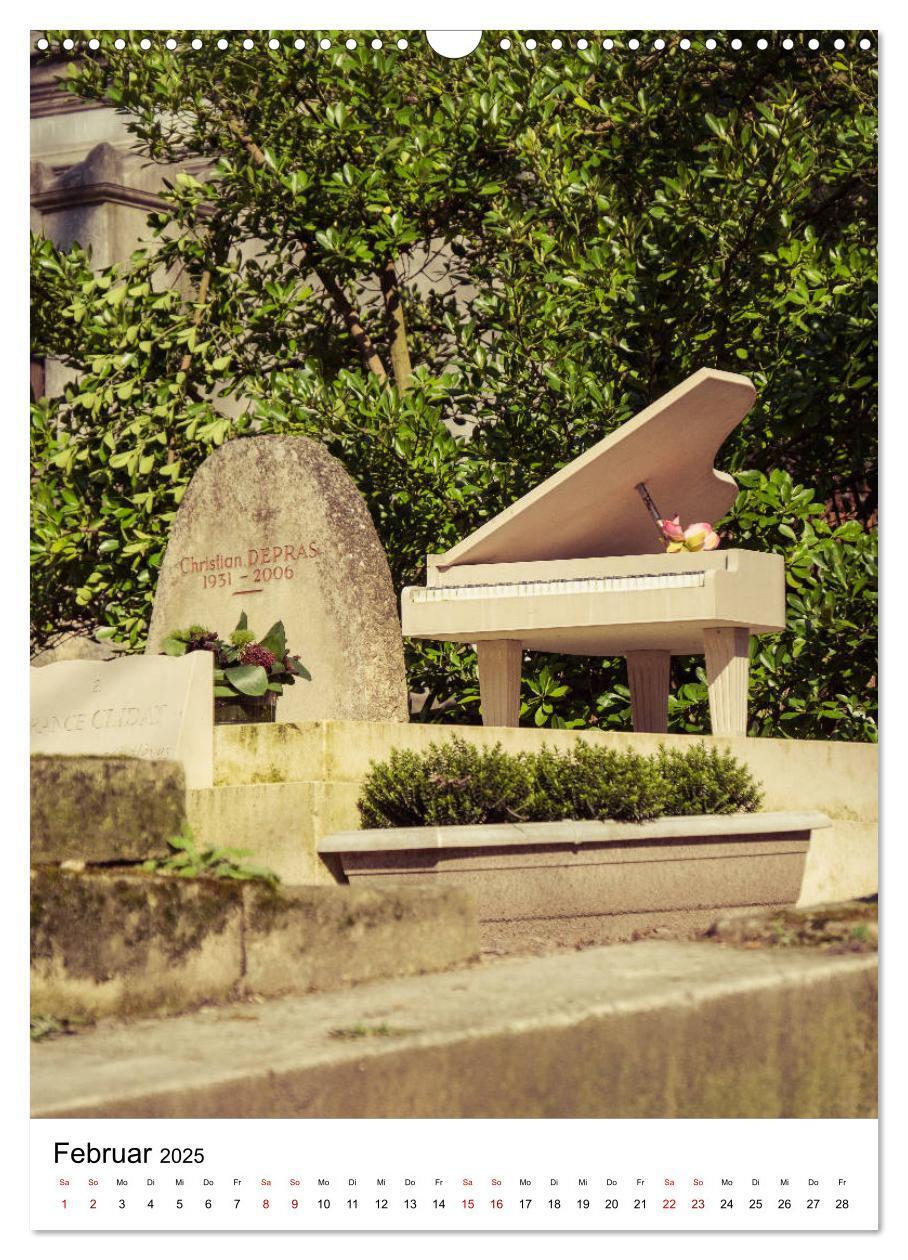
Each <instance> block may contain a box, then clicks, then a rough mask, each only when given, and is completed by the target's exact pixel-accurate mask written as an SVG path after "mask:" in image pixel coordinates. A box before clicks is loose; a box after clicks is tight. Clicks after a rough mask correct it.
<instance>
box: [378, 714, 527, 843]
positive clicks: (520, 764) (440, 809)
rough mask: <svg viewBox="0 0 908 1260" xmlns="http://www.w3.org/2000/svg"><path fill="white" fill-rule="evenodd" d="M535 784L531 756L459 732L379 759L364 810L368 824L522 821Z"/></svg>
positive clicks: (418, 825) (418, 824)
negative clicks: (488, 745) (471, 740)
mask: <svg viewBox="0 0 908 1260" xmlns="http://www.w3.org/2000/svg"><path fill="white" fill-rule="evenodd" d="M533 787H534V780H533V775H532V772H531V769H530V758H529V757H527V756H525V755H524V754H519V755H517V756H512V755H510V754H508V753H506V752H505V751H504V749H503V748H502V746H501V744H496V745H495V747H494V748H476V747H475V746H474V745H472V744H468V743H467V741H466V740H465V739H462V738H461V737H460V736H459V735H455V736H454V737H453V739H451V740H449V741H447V742H446V743H444V744H431V745H430V746H429V748H428V749H427V750H426V752H424V753H414V752H409V751H407V750H405V749H400V748H393V749H392V750H391V755H390V757H389V758H388V760H387V761H382V762H378V763H377V764H376V763H374V762H373V763H372V767H371V769H370V771H369V774H368V776H367V778H366V782H365V783H364V784H363V792H362V796H361V797H360V800H359V812H360V817H361V818H362V822H363V826H364V827H422V826H445V825H446V824H454V823H496V822H521V821H525V820H526V819H527V818H528V817H530V804H531V797H532V794H533Z"/></svg>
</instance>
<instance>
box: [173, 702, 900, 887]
mask: <svg viewBox="0 0 908 1260" xmlns="http://www.w3.org/2000/svg"><path fill="white" fill-rule="evenodd" d="M454 733H457V734H459V735H461V736H463V737H464V738H465V739H468V740H470V741H471V742H473V743H475V744H477V745H479V746H489V745H492V744H495V743H496V742H499V741H500V742H501V744H502V745H503V746H504V747H505V748H506V749H507V750H508V751H510V752H521V751H532V750H534V749H538V748H539V747H540V746H541V745H542V744H548V745H549V746H551V747H555V748H567V747H570V746H571V745H572V744H573V743H574V742H575V741H576V740H583V741H584V742H586V743H590V744H594V745H597V746H599V747H610V748H633V749H635V750H636V751H638V752H642V753H651V752H655V751H656V749H657V748H658V747H659V745H660V743H661V744H665V745H666V746H670V747H685V746H689V745H690V744H692V743H697V742H699V741H700V740H701V739H705V742H706V743H709V744H715V745H716V746H718V747H719V748H722V749H724V750H728V751H729V752H731V753H733V754H734V755H735V756H736V757H738V758H739V759H740V760H741V761H743V762H745V763H746V764H747V765H748V766H749V767H750V769H751V770H752V772H753V773H754V775H755V776H756V778H757V779H759V780H760V782H761V783H762V784H763V789H764V794H765V799H764V802H763V808H764V809H767V810H811V809H815V810H819V811H820V812H822V813H824V814H828V816H829V817H830V818H831V819H832V821H833V825H832V827H829V828H826V829H824V830H823V831H822V832H818V833H817V835H816V837H815V840H814V843H813V844H812V845H811V851H810V853H809V855H808V859H807V868H806V871H805V876H804V885H803V889H802V893H801V902H800V904H802V905H811V904H814V903H817V902H821V901H843V900H846V899H848V898H850V897H863V896H867V895H869V894H871V893H874V892H876V891H877V887H878V884H877V747H876V745H874V744H848V743H837V742H832V741H820V740H783V739H745V738H730V737H716V738H713V737H711V736H706V737H701V736H690V735H645V734H633V733H631V732H626V733H625V732H621V733H615V734H612V733H605V732H602V731H583V732H575V731H552V730H547V731H539V730H535V729H530V728H523V727H517V728H489V727H480V726H463V727H450V726H449V727H442V726H428V725H422V724H420V723H410V724H409V725H400V724H398V723H394V722H387V723H384V722H332V721H325V722H303V723H283V722H280V723H274V724H258V725H250V726H222V727H216V728H215V787H214V788H209V789H206V790H204V791H194V792H190V793H189V804H188V812H189V818H190V822H191V824H192V825H193V827H194V829H195V831H196V834H197V836H198V837H199V838H201V839H203V840H204V841H205V843H208V842H210V843H212V844H214V843H218V844H232V845H239V846H241V847H243V848H250V849H252V850H253V851H254V852H255V854H256V857H257V858H258V860H259V861H262V862H266V863H267V864H268V865H270V866H271V867H272V868H273V869H274V870H276V871H277V872H278V873H279V874H280V875H281V876H282V878H283V879H284V880H285V881H286V882H289V883H330V882H333V881H334V879H335V878H336V877H337V869H336V868H334V869H329V867H328V866H326V864H325V862H324V861H323V860H322V859H321V858H320V857H319V855H318V853H317V852H316V845H317V843H318V840H319V839H320V838H321V837H322V836H324V835H330V834H331V833H332V832H334V831H347V830H351V829H354V828H357V827H358V826H359V816H358V813H357V810H356V801H357V797H358V796H359V792H360V786H361V784H362V781H363V778H364V777H365V775H366V774H367V773H368V769H369V765H370V762H372V761H379V760H382V759H384V758H386V757H387V756H388V754H389V752H390V750H391V749H392V748H394V747H397V748H411V749H413V750H415V751H419V750H422V749H425V748H427V747H428V746H429V744H431V743H433V742H438V741H440V740H444V739H448V738H450V737H451V735H452V734H454Z"/></svg>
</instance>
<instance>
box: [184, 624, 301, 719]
mask: <svg viewBox="0 0 908 1260" xmlns="http://www.w3.org/2000/svg"><path fill="white" fill-rule="evenodd" d="M187 652H212V653H213V654H214V720H215V722H216V723H235V722H273V721H274V719H275V711H276V708H277V700H278V696H280V695H281V694H282V692H283V690H284V688H285V687H292V686H293V684H294V683H295V682H296V680H297V679H298V678H304V679H306V681H307V682H311V681H312V675H311V674H310V673H309V671H308V669H306V667H305V665H304V664H303V663H302V661H301V660H300V658H299V657H298V656H293V655H291V653H290V652H288V651H287V636H286V633H285V631H284V623H283V622H282V621H277V622H275V624H274V625H273V626H272V627H271V629H270V630H269V631H268V633H267V634H266V635H265V636H264V637H263V638H262V639H257V638H256V636H255V635H254V634H253V633H252V631H251V630H250V629H249V624H248V621H247V618H246V614H245V613H242V614H241V616H240V619H239V621H238V622H237V625H236V629H235V630H234V631H233V633H232V634H231V635H230V637H229V639H222V638H221V637H220V635H219V634H218V633H217V631H215V630H209V629H207V627H205V626H190V627H189V628H188V629H187V630H172V631H171V632H170V634H168V636H167V638H166V639H165V640H164V643H163V644H162V654H163V655H166V656H185V655H186V653H187Z"/></svg>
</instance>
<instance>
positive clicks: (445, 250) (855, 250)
mask: <svg viewBox="0 0 908 1260" xmlns="http://www.w3.org/2000/svg"><path fill="white" fill-rule="evenodd" d="M72 34H73V38H75V39H76V40H77V44H78V45H79V47H80V48H81V47H82V41H84V40H85V39H87V38H88V35H89V34H91V33H86V32H74V33H72ZM97 34H98V38H99V39H100V40H101V48H100V50H99V51H98V52H96V53H88V52H86V53H85V55H84V56H81V57H80V59H79V60H78V61H74V62H73V63H72V64H71V65H70V67H69V78H68V85H69V87H70V88H71V90H73V91H74V92H76V93H78V94H79V95H80V96H82V97H85V98H88V99H93V100H98V101H103V102H106V103H108V104H113V105H115V106H116V107H117V108H119V109H121V110H122V111H124V113H125V115H126V117H127V119H128V125H129V127H130V129H131V131H132V132H133V135H134V137H135V146H136V149H137V150H138V151H140V152H142V153H144V154H146V155H147V156H149V157H150V158H152V159H153V160H155V161H159V162H173V163H178V164H183V165H184V166H188V167H189V168H190V169H191V171H192V172H194V173H189V171H188V170H184V171H183V173H181V174H179V175H176V176H175V177H173V178H172V180H171V182H170V185H169V188H168V190H167V192H166V200H167V208H166V210H165V211H164V212H162V213H160V214H157V215H153V216H151V219H150V227H151V229H152V232H153V234H154V239H153V240H151V241H150V242H149V244H148V246H147V248H145V249H144V250H141V251H139V252H138V253H137V254H136V255H135V256H134V257H133V259H132V260H130V261H129V262H128V263H127V264H124V265H123V266H122V267H118V268H112V269H108V270H107V271H104V272H102V273H100V274H96V275H95V274H92V272H91V270H90V260H89V259H87V258H86V257H85V256H84V255H82V254H81V253H80V252H79V251H75V252H73V253H72V254H70V255H62V254H60V253H58V252H57V251H56V250H54V249H53V248H52V247H51V246H50V245H48V243H47V242H43V241H40V242H37V243H36V244H35V246H34V254H33V260H34V271H35V275H36V293H37V295H38V315H39V318H38V319H37V320H36V325H35V330H36V335H37V339H38V345H39V347H43V350H42V349H39V351H38V352H39V353H41V352H45V353H54V354H57V355H58V356H60V357H62V358H63V359H64V360H65V361H66V362H68V363H69V364H70V365H71V366H73V367H74V368H76V369H78V371H79V373H80V375H79V378H78V382H77V383H73V384H71V385H69V386H67V387H66V390H65V393H64V395H63V396H61V397H59V398H54V399H44V400H39V401H38V402H37V403H36V405H35V409H34V411H35V415H34V420H33V433H34V435H35V475H34V479H35V487H36V494H35V503H36V506H35V536H36V544H35V575H36V576H35V636H36V639H37V640H38V641H44V640H46V639H47V638H48V636H49V635H51V634H52V633H53V631H54V630H56V629H59V628H60V627H61V626H63V625H66V624H73V623H78V622H79V621H80V620H82V621H84V623H85V624H88V625H92V626H95V625H101V626H103V627H105V632H107V633H110V634H112V635H115V636H117V637H125V638H128V639H129V640H130V641H131V642H133V643H140V642H141V640H142V637H143V635H144V632H145V627H146V624H147V617H148V612H149V608H150V599H151V595H152V592H153V588H154V582H155V575H156V570H157V566H158V565H159V563H160V557H161V552H162V545H163V542H164V539H165V537H166V530H167V527H168V525H169V521H170V519H171V518H172V514H173V511H174V509H175V507H176V505H177V504H178V502H179V498H180V495H181V494H182V492H183V489H184V488H185V485H186V483H187V481H188V478H189V476H191V474H192V472H193V471H194V469H195V468H196V467H197V466H198V464H199V462H201V460H202V459H203V458H204V457H205V456H206V454H207V453H208V452H209V451H210V450H211V449H212V448H213V447H214V446H216V445H218V444H219V443H221V442H223V441H225V440H227V439H228V438H230V437H234V436H237V435H239V434H242V433H245V432H250V431H262V430H264V431H268V430H277V431H282V432H302V433H307V434H310V435H313V436H316V437H318V438H320V439H321V440H322V441H324V442H325V443H326V444H327V445H328V447H329V448H330V449H331V450H332V451H333V452H334V453H335V454H337V455H338V456H339V457H340V458H341V459H342V460H343V461H344V463H345V464H346V466H347V467H348V469H349V470H350V471H351V474H352V475H353V476H354V478H355V479H356V481H357V483H358V485H359V486H360V488H361V490H362V491H363V493H364V495H365V496H366V499H367V502H368V503H369V506H370V509H371V511H372V513H373V517H374V519H375V522H376V525H377V527H378V530H379V533H380V535H381V537H382V540H383V542H384V544H385V547H386V550H387V552H388V555H389V560H390V563H391V568H392V573H393V576H394V580H395V582H396V584H397V585H398V587H400V586H401V585H403V584H405V583H408V582H416V581H420V580H421V579H422V566H423V561H424V555H425V553H426V552H427V551H437V550H442V549H444V548H445V547H447V546H449V545H451V543H453V542H454V541H456V540H457V539H458V538H459V537H462V536H463V535H464V534H465V533H466V532H468V531H469V530H470V529H473V528H475V527H476V526H477V525H479V524H481V523H482V521H483V520H485V519H488V518H489V517H490V516H493V515H495V514H496V513H498V512H500V511H501V510H502V509H503V508H504V507H506V506H507V505H508V504H509V503H511V502H513V500H514V499H515V498H516V497H517V496H518V495H519V494H521V493H523V492H524V491H526V490H528V489H530V488H531V487H532V486H534V485H536V484H538V482H539V481H540V480H542V479H543V478H545V477H547V476H549V475H550V474H551V473H552V472H554V471H555V470H556V469H557V468H559V467H560V466H561V465H563V464H564V463H565V462H567V460H569V459H571V458H573V457H574V456H575V455H576V454H578V453H579V452H580V451H582V450H584V449H586V448H587V447H589V446H590V445H591V444H592V443H593V442H595V441H597V440H599V439H600V438H601V437H603V436H604V435H605V434H607V433H608V432H610V431H611V430H612V429H613V428H614V427H616V426H617V425H618V424H620V423H622V422H623V421H624V420H626V419H627V418H628V417H629V416H630V415H632V414H633V413H634V412H635V411H637V410H639V409H640V408H641V407H642V406H645V405H646V404H647V403H648V402H650V401H652V400H653V399H654V398H656V397H658V396H659V395H660V394H661V393H663V392H664V391H665V390H667V389H669V388H671V387H672V386H673V385H675V384H677V383H678V381H679V380H681V379H683V378H684V377H685V376H687V375H688V374H689V373H690V372H691V371H693V370H695V368H697V367H699V366H702V365H704V364H707V365H714V366H718V367H721V368H726V369H730V370H740V371H744V372H746V373H747V374H748V375H749V376H750V377H751V378H752V379H753V380H754V383H755V384H756V386H757V389H758V403H757V406H756V407H755V409H754V411H753V413H752V414H751V416H750V417H749V418H748V420H747V422H746V423H745V424H744V425H742V426H741V427H740V428H739V429H738V430H737V431H736V432H735V434H734V435H732V437H731V438H730V439H729V441H728V442H727V443H726V446H725V448H724V449H723V451H722V452H721V454H720V458H719V463H720V465H721V466H723V467H726V468H728V469H730V470H731V471H733V472H735V474H736V475H738V477H739V481H740V483H741V485H742V487H743V489H742V494H741V496H739V500H738V503H737V505H736V508H735V511H734V513H733V514H732V517H731V519H730V521H729V522H728V525H727V531H728V532H729V534H730V536H731V537H732V538H740V539H741V540H742V541H746V540H748V539H750V540H752V542H753V544H758V545H760V546H763V547H769V548H771V549H774V550H779V551H782V552H783V553H784V554H785V555H786V557H787V559H788V560H789V565H790V568H789V584H790V591H789V611H790V624H789V628H788V630H787V631H786V633H785V634H783V635H780V636H777V637H774V638H772V639H764V640H761V641H760V643H759V644H758V645H757V647H758V653H757V655H756V657H755V660H754V688H753V713H754V718H753V721H754V729H755V730H757V731H760V732H762V733H770V732H772V733H775V734H779V733H789V734H792V735H794V734H797V735H799V736H804V735H808V734H822V735H826V736H837V737H839V738H872V737H873V731H874V726H873V714H874V708H875V706H874V699H873V684H874V682H875V672H874V671H875V665H874V640H873V626H874V621H873V602H872V601H873V589H874V588H873V581H872V578H873V563H874V554H875V552H874V537H873V533H872V529H871V527H872V524H873V522H874V520H875V510H876V497H875V495H876V492H875V478H876V454H875V451H876V445H875V396H874V388H873V385H874V381H875V376H876V368H875V329H876V306H875V303H876V287H875V248H876V234H875V189H876V148H875V142H876V141H875V127H876V121H875V64H874V59H873V57H872V55H870V54H866V53H862V52H859V51H858V50H857V49H856V47H854V46H853V45H852V46H851V47H849V48H848V49H846V50H845V51H843V52H841V53H839V52H833V51H831V50H829V49H826V50H821V51H818V52H813V51H808V50H807V48H806V47H805V41H804V40H802V41H799V43H798V47H797V48H796V49H795V50H794V51H792V52H788V51H786V50H783V49H782V48H781V47H779V46H777V45H774V46H772V47H770V48H768V49H766V50H765V51H763V52H760V51H758V50H756V49H754V48H753V47H752V45H753V44H754V39H755V37H751V38H747V37H745V41H746V46H747V48H748V52H747V57H746V61H740V60H739V58H738V55H737V54H734V53H732V52H731V51H730V50H729V49H728V47H727V45H726V44H725V41H720V46H719V47H718V48H717V49H716V50H714V51H712V52H710V51H708V50H706V49H705V47H703V46H702V44H695V47H694V48H692V49H691V50H689V51H684V50H681V49H680V48H678V47H677V45H676V43H675V42H672V43H671V45H670V47H669V48H667V49H665V50H663V51H660V52H656V51H651V52H644V51H641V52H639V53H631V52H630V51H629V50H627V49H626V47H623V46H622V47H618V48H616V49H613V50H610V51H606V50H605V49H603V48H602V46H601V40H600V39H598V38H591V39H590V46H589V47H588V48H587V49H585V50H582V51H581V50H578V49H577V48H575V47H571V48H570V50H569V51H567V52H564V53H561V54H558V55H555V54H552V53H551V52H550V51H545V50H544V49H543V48H542V47H541V46H540V48H539V49H537V51H536V52H535V53H530V52H529V51H527V50H526V49H525V48H524V47H523V39H524V38H525V36H518V35H516V34H513V33H512V34H511V36H510V38H511V49H510V50H509V51H504V50H502V49H501V48H500V47H499V38H498V36H492V35H486V37H485V38H484V40H483V43H482V45H481V47H480V49H479V50H478V51H477V52H476V53H475V54H473V55H471V56H470V57H468V58H464V59H463V60H461V61H455V62H449V61H446V60H443V59H441V58H439V57H437V56H436V55H435V54H433V53H432V52H431V51H430V50H429V49H428V48H427V47H426V46H425V44H424V42H423V40H422V37H421V36H419V35H413V36H411V38H410V47H409V48H408V49H407V50H406V52H399V51H398V50H397V49H392V50H387V49H384V48H382V49H373V48H371V38H372V35H371V33H363V35H362V36H360V37H359V38H358V47H357V48H355V49H352V50H348V49H346V48H345V47H344V46H342V44H341V43H340V42H339V41H338V38H337V37H336V35H333V34H332V33H331V32H327V33H326V37H327V38H329V39H330V40H331V42H332V47H331V48H330V49H329V50H322V49H320V48H319V46H318V41H319V38H320V36H321V33H314V34H313V35H312V36H311V37H309V38H308V41H307V47H306V48H305V49H304V50H299V51H298V50H295V49H294V48H293V45H292V39H291V37H290V36H289V35H287V34H286V33H283V32H268V33H267V35H268V36H271V35H273V36H274V37H275V38H277V39H278V40H279V42H280V47H279V48H278V49H276V50H271V49H269V48H268V47H267V43H266V34H265V33H262V32H252V33H251V34H252V37H253V38H254V40H255V47H254V49H253V50H251V51H246V50H244V49H242V47H241V42H240V35H241V33H238V32H223V33H222V32H214V33H212V34H210V35H208V34H206V37H205V41H204V46H203V48H202V49H201V50H199V51H191V50H189V49H187V48H186V47H183V46H181V47H179V48H178V49H177V50H176V51H174V52H169V51H168V50H166V48H165V47H164V39H165V37H166V36H167V35H168V34H169V33H168V32H148V36H149V38H150V39H151V41H152V48H151V49H150V50H148V51H146V50H140V49H139V48H138V42H139V40H140V39H141V38H142V37H143V35H144V34H145V33H143V32H122V36H123V38H124V39H125V41H126V47H125V48H124V49H123V50H122V51H118V50H116V49H115V48H113V46H112V41H113V38H114V35H115V34H117V33H116V32H103V33H97ZM173 34H174V36H175V38H176V39H177V40H178V42H179V43H180V44H181V45H182V44H184V43H185V40H184V37H183V36H182V35H181V33H179V32H174V33H173ZM221 34H223V36H224V38H226V39H228V41H229V47H228V49H227V50H226V51H221V50H218V49H217V48H216V45H215V40H216V38H217V37H218V36H219V35H221ZM60 38H62V33H52V34H51V35H50V36H49V39H50V42H51V47H52V48H54V47H57V46H58V41H59V39H60ZM640 38H641V47H642V49H647V48H652V38H651V37H648V36H646V34H643V35H641V37H640ZM567 42H568V43H569V44H570V43H571V41H570V39H569V40H568V41H567ZM618 42H619V44H621V43H622V41H621V39H620V38H619V40H618ZM822 42H823V44H824V45H826V44H827V43H828V40H827V39H824V40H823V41H822ZM539 43H540V45H542V43H543V37H542V36H541V35H540V36H539ZM427 275H431V276H433V279H432V280H427ZM228 401H229V402H230V403H231V404H232V405H230V406H226V405H225V404H226V403H227V402H228ZM238 404H239V405H238ZM808 488H809V489H808ZM786 495H787V496H788V497H787V498H786V497H785V496H786ZM779 513H781V515H778V514H779ZM782 526H785V528H786V529H787V530H788V531H789V532H788V533H786V532H784V530H783V529H782ZM794 583H797V586H796V585H794ZM71 593H74V595H75V604H76V607H75V608H74V607H73V597H72V594H71ZM409 663H410V674H411V683H412V685H413V686H414V687H415V688H418V689H421V690H423V691H424V692H425V695H426V703H425V704H424V705H423V706H422V710H421V713H422V716H424V717H432V718H437V717H438V716H441V717H443V718H454V719H456V720H461V721H462V720H473V721H475V720H477V717H478V696H477V689H476V681H475V664H474V662H473V660H472V657H471V654H470V653H469V652H467V651H466V650H465V649H459V648H457V647H455V646H453V645H441V644H438V645H433V644H426V645H420V644H413V645H410V648H409ZM673 668H674V671H675V675H676V677H675V680H674V681H675V683H676V687H677V693H676V697H675V700H674V703H673V711H672V723H673V728H675V729H688V730H702V729H707V727H706V726H705V722H706V720H707V719H706V715H705V704H704V695H705V691H704V683H703V678H702V674H701V673H699V672H698V665H697V663H696V662H684V661H676V662H675V663H674V666H673ZM528 671H529V673H528V676H527V678H526V683H525V689H524V698H525V708H526V710H527V712H528V714H532V717H531V720H534V721H536V722H538V723H539V724H541V725H545V724H552V725H565V724H567V725H579V724H587V723H588V722H600V723H602V724H604V725H611V724H623V723H626V722H627V720H628V712H629V705H628V701H627V692H626V688H625V687H624V685H623V672H622V670H621V668H620V667H619V666H617V665H616V663H615V662H610V661H606V662H602V661H587V660H584V659H582V658H566V659H563V658H552V659H546V658H542V657H540V658H535V659H534V661H533V662H531V664H530V665H529V666H528Z"/></svg>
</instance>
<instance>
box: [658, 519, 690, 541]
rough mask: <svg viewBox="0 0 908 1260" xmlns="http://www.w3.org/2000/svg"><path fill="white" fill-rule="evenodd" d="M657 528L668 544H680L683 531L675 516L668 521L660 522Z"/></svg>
mask: <svg viewBox="0 0 908 1260" xmlns="http://www.w3.org/2000/svg"><path fill="white" fill-rule="evenodd" d="M659 528H660V529H661V530H662V533H663V534H664V535H665V538H666V540H667V541H668V542H681V540H682V539H683V538H684V530H683V529H682V528H681V521H680V520H679V518H678V517H677V516H673V517H672V519H671V520H670V521H660V522H659Z"/></svg>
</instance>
